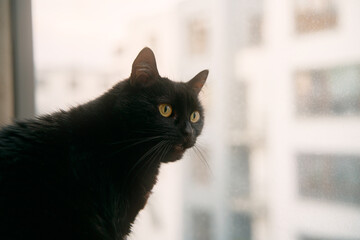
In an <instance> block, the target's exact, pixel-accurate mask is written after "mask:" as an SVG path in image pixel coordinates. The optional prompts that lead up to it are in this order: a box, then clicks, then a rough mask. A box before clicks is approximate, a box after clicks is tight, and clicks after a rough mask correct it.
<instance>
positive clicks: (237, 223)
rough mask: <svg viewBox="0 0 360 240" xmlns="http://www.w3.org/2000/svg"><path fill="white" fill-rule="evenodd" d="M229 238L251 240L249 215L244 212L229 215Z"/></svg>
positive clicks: (232, 239)
mask: <svg viewBox="0 0 360 240" xmlns="http://www.w3.org/2000/svg"><path fill="white" fill-rule="evenodd" d="M231 220H232V222H231V225H230V226H231V228H230V233H231V237H230V239H231V240H245V239H246V240H252V239H253V238H252V234H251V217H250V215H249V214H246V213H233V214H232V216H231Z"/></svg>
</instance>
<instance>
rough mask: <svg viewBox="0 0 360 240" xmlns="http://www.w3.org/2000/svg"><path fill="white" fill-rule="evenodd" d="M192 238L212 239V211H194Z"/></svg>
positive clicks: (198, 239) (196, 239) (195, 239)
mask: <svg viewBox="0 0 360 240" xmlns="http://www.w3.org/2000/svg"><path fill="white" fill-rule="evenodd" d="M192 227H193V230H192V238H191V239H193V240H212V239H213V238H212V236H213V233H212V232H211V231H212V227H213V226H212V218H211V215H210V213H208V212H206V211H204V210H194V211H193V212H192Z"/></svg>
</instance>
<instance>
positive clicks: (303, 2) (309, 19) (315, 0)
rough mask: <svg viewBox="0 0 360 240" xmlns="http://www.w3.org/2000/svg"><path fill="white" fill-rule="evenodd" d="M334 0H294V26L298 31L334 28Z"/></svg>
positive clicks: (335, 22)
mask: <svg viewBox="0 0 360 240" xmlns="http://www.w3.org/2000/svg"><path fill="white" fill-rule="evenodd" d="M335 2H336V1H334V0H296V1H295V23H296V25H295V27H296V31H297V32H299V33H308V32H316V31H320V30H324V29H331V28H334V27H335V26H336V24H337V11H336V6H335Z"/></svg>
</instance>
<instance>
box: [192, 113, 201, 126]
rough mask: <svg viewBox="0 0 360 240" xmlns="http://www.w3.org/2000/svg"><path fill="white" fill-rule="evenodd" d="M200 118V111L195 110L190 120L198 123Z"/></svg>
mask: <svg viewBox="0 0 360 240" xmlns="http://www.w3.org/2000/svg"><path fill="white" fill-rule="evenodd" d="M199 120H200V113H199V112H198V111H195V112H193V113H192V114H191V115H190V121H191V122H192V123H196V122H197V121H199Z"/></svg>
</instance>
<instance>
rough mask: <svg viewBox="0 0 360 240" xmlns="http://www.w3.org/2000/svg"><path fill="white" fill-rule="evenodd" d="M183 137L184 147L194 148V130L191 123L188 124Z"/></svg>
mask: <svg viewBox="0 0 360 240" xmlns="http://www.w3.org/2000/svg"><path fill="white" fill-rule="evenodd" d="M183 136H184V143H183V144H184V146H185V147H186V148H189V147H192V145H194V130H193V128H192V127H191V125H190V123H188V122H187V123H186V124H185V126H184V128H183Z"/></svg>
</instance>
